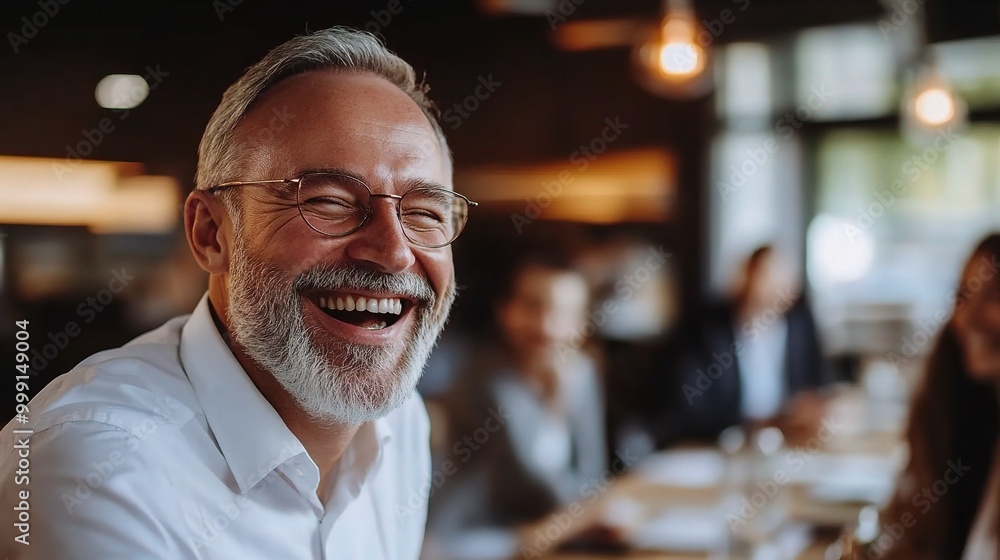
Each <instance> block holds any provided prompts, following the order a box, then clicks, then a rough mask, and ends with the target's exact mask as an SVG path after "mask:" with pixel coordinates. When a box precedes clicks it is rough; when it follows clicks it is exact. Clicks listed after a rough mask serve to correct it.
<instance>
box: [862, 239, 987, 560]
mask: <svg viewBox="0 0 1000 560" xmlns="http://www.w3.org/2000/svg"><path fill="white" fill-rule="evenodd" d="M998 263H1000V234H993V235H990V236H989V237H987V238H986V239H984V240H983V241H982V242H980V244H979V245H978V246H977V247H976V249H975V251H974V252H973V253H972V256H971V257H970V258H969V260H968V262H967V263H966V265H965V268H964V270H963V273H962V280H961V284H960V286H959V290H958V292H957V294H956V298H955V303H954V309H953V310H952V315H951V319H950V320H949V321H948V323H947V324H946V325H945V327H944V328H943V330H942V331H941V334H940V336H939V337H938V339H937V342H936V344H935V346H934V348H933V350H932V352H931V355H930V357H929V358H928V361H927V366H926V371H925V374H924V378H923V380H922V384H921V386H920V387H919V389H918V390H917V393H916V395H915V397H914V401H913V406H912V409H911V412H910V420H909V426H908V428H907V439H908V441H909V446H910V460H909V464H908V465H907V467H906V469H905V470H904V472H903V476H902V478H901V479H900V483H899V486H898V488H897V490H896V495H895V497H894V500H893V503H892V504H891V505H890V507H889V508H888V510H887V511H886V512H885V513H884V516H883V518H882V520H881V526H882V528H883V533H882V534H881V535H880V536H879V538H878V539H876V540H875V541H874V542H873V543H872V545H871V546H870V547H869V548H874V549H875V550H869V551H868V553H867V555H866V556H864V557H865V558H867V557H872V558H876V557H877V558H886V559H890V560H895V559H904V558H905V559H906V560H913V559H918V560H919V559H928V560H930V559H934V560H938V559H949V560H957V559H963V560H984V559H987V558H998V548H997V534H998V528H1000V515H998V511H997V510H998V506H1000V461H998V458H997V450H998V441H997V433H998V430H997V427H998V417H997V403H998V395H1000V392H998V390H1000V271H998V269H997V264H998ZM873 555H874V556H873Z"/></svg>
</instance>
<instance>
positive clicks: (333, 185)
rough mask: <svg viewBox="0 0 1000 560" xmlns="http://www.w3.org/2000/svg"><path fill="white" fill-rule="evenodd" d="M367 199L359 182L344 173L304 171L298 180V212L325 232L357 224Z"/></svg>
mask: <svg viewBox="0 0 1000 560" xmlns="http://www.w3.org/2000/svg"><path fill="white" fill-rule="evenodd" d="M369 199H370V197H369V192H368V189H367V188H366V187H365V185H364V184H363V183H361V182H359V181H358V180H356V179H353V178H351V177H347V176H344V175H332V174H327V173H321V174H313V175H306V176H304V177H303V178H302V181H301V182H300V183H299V194H298V202H299V212H300V213H301V214H302V217H303V218H304V219H305V221H306V223H307V224H309V226H310V227H311V228H313V229H315V230H316V231H318V232H320V233H325V234H327V235H346V234H348V233H351V232H352V231H354V230H356V229H358V228H359V227H361V224H362V223H364V219H365V208H367V207H368V204H369V202H370V200H369Z"/></svg>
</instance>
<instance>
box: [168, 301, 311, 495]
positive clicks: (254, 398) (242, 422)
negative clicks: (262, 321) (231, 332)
mask: <svg viewBox="0 0 1000 560" xmlns="http://www.w3.org/2000/svg"><path fill="white" fill-rule="evenodd" d="M209 305H211V304H210V303H209V301H208V295H207V294H206V295H205V296H203V297H202V298H201V301H200V302H198V306H197V307H195V310H194V312H193V313H192V314H191V317H190V318H189V319H188V322H187V324H185V325H184V328H183V331H182V333H181V346H180V358H181V365H182V366H183V367H184V371H185V373H187V376H188V379H189V380H190V381H191V386H192V387H193V388H194V392H195V394H196V395H197V396H198V401H199V402H200V404H201V408H202V410H203V411H204V412H205V419H206V420H207V421H208V425H209V428H210V429H211V431H212V433H213V434H214V435H215V439H216V441H217V442H218V445H219V449H220V450H221V451H222V455H223V456H224V457H225V458H226V462H227V463H228V464H229V468H230V470H232V472H233V475H234V476H235V477H236V483H237V484H238V485H239V487H240V492H241V493H246V492H247V491H248V490H250V489H251V488H253V487H254V486H255V485H256V484H257V483H258V482H260V481H261V479H263V478H264V477H265V476H267V474H268V473H270V472H271V471H273V470H274V469H275V468H276V467H277V466H278V465H280V464H282V463H284V462H285V461H287V460H288V459H290V458H292V457H294V456H296V455H299V454H302V453H305V448H304V447H303V446H302V443H301V442H300V441H299V439H298V438H297V437H295V434H293V433H292V431H291V430H289V429H288V426H286V425H285V422H284V421H283V420H282V419H281V416H279V415H278V413H277V411H275V410H274V408H273V407H272V406H271V403H269V402H267V399H265V398H264V395H261V394H260V391H258V390H257V386H256V385H254V384H253V382H252V381H251V380H250V377H249V376H247V374H246V372H245V371H244V370H243V367H242V366H241V365H240V363H239V362H238V361H236V357H235V356H233V353H232V351H231V350H230V349H229V346H227V345H226V343H225V341H224V340H223V339H222V335H220V334H219V330H218V329H217V328H216V326H215V322H214V321H213V320H212V315H211V311H210V310H209Z"/></svg>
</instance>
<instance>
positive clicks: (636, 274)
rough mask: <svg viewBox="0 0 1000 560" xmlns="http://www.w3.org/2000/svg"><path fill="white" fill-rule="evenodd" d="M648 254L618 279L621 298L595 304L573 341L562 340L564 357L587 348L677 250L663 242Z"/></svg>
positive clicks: (558, 349)
mask: <svg viewBox="0 0 1000 560" xmlns="http://www.w3.org/2000/svg"><path fill="white" fill-rule="evenodd" d="M646 253H647V255H646V259H645V260H644V261H643V264H642V266H639V267H637V268H636V269H635V270H633V271H632V272H630V273H628V274H626V275H625V277H624V278H621V279H619V280H618V281H617V282H615V286H614V291H615V293H616V294H618V297H608V298H606V299H605V300H604V301H602V302H601V303H600V304H599V305H595V306H593V307H592V308H591V310H590V311H588V312H587V314H586V315H585V316H584V321H583V324H581V325H580V326H579V327H578V328H575V329H573V334H572V335H570V337H569V344H565V343H562V342H560V343H559V346H558V347H557V348H556V351H557V352H558V353H559V358H560V359H561V360H563V361H564V362H565V361H566V359H567V358H568V357H569V355H570V354H571V353H572V351H573V350H575V349H579V348H581V347H583V343H584V342H586V341H587V339H588V338H590V337H591V336H593V335H594V334H596V333H597V332H598V331H600V330H601V327H603V326H604V324H605V323H607V322H608V319H609V318H610V317H611V316H612V315H614V314H616V313H618V312H619V311H620V310H621V307H620V303H623V302H627V301H630V300H631V299H632V298H633V297H635V293H636V292H637V291H638V290H640V289H642V287H643V286H645V285H646V284H648V283H649V281H650V280H651V279H652V278H653V273H654V272H656V271H658V270H660V269H661V268H663V267H664V266H665V265H666V263H667V259H669V258H670V257H672V256H673V253H668V252H666V251H664V250H663V245H660V246H659V247H649V248H647V250H646Z"/></svg>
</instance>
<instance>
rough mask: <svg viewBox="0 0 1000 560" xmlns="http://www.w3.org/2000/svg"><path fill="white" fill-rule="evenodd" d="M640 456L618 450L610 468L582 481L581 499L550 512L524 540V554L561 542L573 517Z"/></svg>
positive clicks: (539, 554)
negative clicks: (559, 509)
mask: <svg viewBox="0 0 1000 560" xmlns="http://www.w3.org/2000/svg"><path fill="white" fill-rule="evenodd" d="M638 460H639V458H638V457H636V456H635V455H632V454H630V453H629V450H628V449H625V450H624V451H615V460H614V461H612V462H611V468H609V469H605V470H604V471H603V472H602V473H601V474H600V475H598V476H595V477H594V478H592V479H590V480H588V481H586V482H584V483H583V484H581V485H580V497H581V499H580V500H577V501H575V502H573V503H571V504H569V506H567V507H566V508H565V509H564V511H560V512H557V513H554V514H552V515H550V516H549V517H548V520H547V522H546V523H545V524H544V525H543V526H541V527H538V528H537V529H535V530H534V531H533V534H532V535H531V537H529V539H528V540H527V542H524V543H522V544H521V547H520V552H521V556H522V557H523V558H525V559H528V560H530V559H532V558H541V557H543V556H544V555H545V554H547V553H548V552H549V551H550V550H551V549H552V548H553V547H554V546H556V545H558V544H559V543H560V542H561V541H562V539H563V537H564V536H566V532H567V531H569V530H570V529H572V528H573V521H574V520H576V519H579V518H580V517H581V516H582V515H583V514H584V512H585V511H586V507H585V506H588V505H592V504H593V503H594V502H596V501H597V500H598V498H600V497H601V496H603V495H604V494H605V493H606V492H607V491H608V490H609V489H610V488H611V487H612V486H613V485H614V483H615V482H616V481H617V480H618V477H620V476H621V475H623V474H625V473H626V472H628V470H629V469H630V468H631V467H632V465H634V464H635V463H636V461H638Z"/></svg>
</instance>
